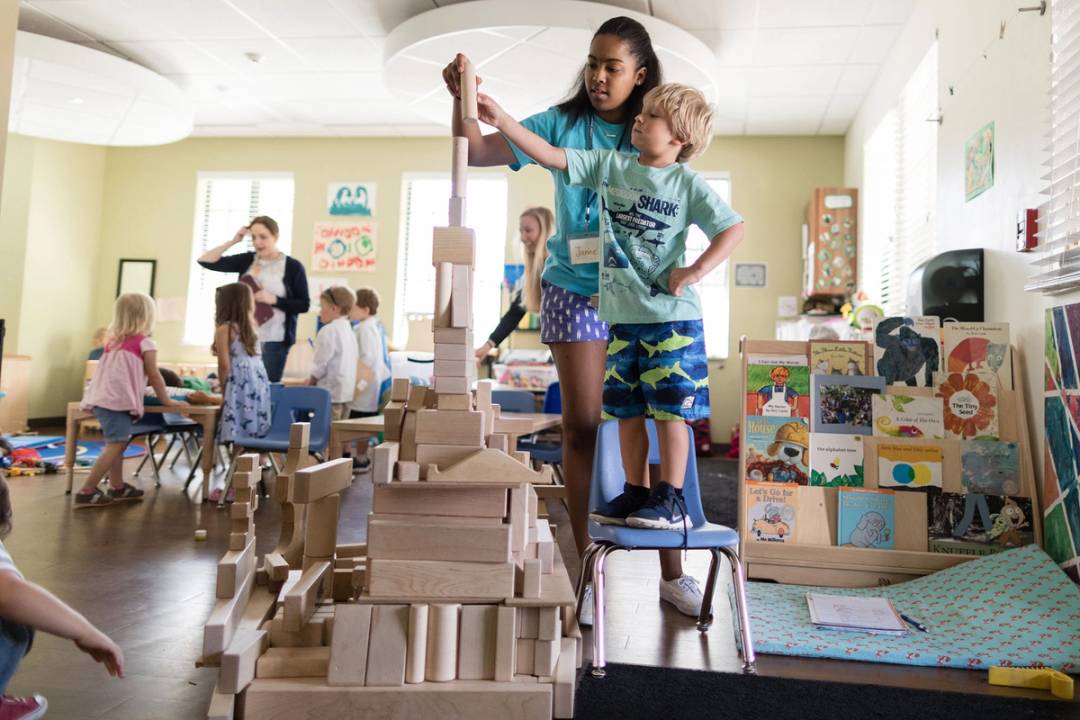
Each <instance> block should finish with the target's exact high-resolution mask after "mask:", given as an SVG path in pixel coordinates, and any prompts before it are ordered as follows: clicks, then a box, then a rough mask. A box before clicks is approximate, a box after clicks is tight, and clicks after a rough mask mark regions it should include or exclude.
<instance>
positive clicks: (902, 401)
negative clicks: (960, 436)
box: [871, 393, 945, 440]
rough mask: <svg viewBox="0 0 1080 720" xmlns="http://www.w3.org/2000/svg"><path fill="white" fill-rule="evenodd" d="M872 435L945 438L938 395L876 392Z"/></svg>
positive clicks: (873, 399) (873, 401)
mask: <svg viewBox="0 0 1080 720" xmlns="http://www.w3.org/2000/svg"><path fill="white" fill-rule="evenodd" d="M871 402H872V403H873V411H874V435H878V436H881V437H894V438H922V439H935V440H940V439H941V438H943V437H945V421H944V416H943V404H942V400H941V398H939V397H910V396H908V395H890V394H887V393H886V394H882V395H875V396H874V397H873V398H872V399H871Z"/></svg>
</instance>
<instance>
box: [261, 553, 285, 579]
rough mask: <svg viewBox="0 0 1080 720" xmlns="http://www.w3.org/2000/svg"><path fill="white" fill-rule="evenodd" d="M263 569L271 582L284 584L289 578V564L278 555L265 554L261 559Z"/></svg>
mask: <svg viewBox="0 0 1080 720" xmlns="http://www.w3.org/2000/svg"><path fill="white" fill-rule="evenodd" d="M263 567H265V568H266V572H267V574H268V575H269V576H270V580H271V581H272V582H285V580H287V579H288V578H289V563H288V562H286V561H285V558H283V557H281V555H280V554H279V553H276V552H272V553H266V556H265V557H264V558H263Z"/></svg>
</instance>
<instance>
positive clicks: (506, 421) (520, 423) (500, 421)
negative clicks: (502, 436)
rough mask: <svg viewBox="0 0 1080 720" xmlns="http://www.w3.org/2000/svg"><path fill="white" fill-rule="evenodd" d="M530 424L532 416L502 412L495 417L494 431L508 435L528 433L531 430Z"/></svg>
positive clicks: (531, 423) (531, 424)
mask: <svg viewBox="0 0 1080 720" xmlns="http://www.w3.org/2000/svg"><path fill="white" fill-rule="evenodd" d="M532 426H533V421H532V418H529V417H521V416H520V415H518V416H515V415H513V414H502V415H499V417H497V418H495V428H494V431H495V432H499V433H506V434H508V435H528V434H529V433H531V432H532Z"/></svg>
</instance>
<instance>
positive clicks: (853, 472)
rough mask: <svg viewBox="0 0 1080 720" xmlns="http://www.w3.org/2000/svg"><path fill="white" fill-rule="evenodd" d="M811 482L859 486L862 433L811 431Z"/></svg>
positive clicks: (829, 485) (861, 482)
mask: <svg viewBox="0 0 1080 720" xmlns="http://www.w3.org/2000/svg"><path fill="white" fill-rule="evenodd" d="M810 484H811V485H821V486H823V487H862V486H863V438H862V435H837V434H834V433H810Z"/></svg>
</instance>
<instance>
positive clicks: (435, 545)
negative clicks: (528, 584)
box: [368, 515, 510, 562]
mask: <svg viewBox="0 0 1080 720" xmlns="http://www.w3.org/2000/svg"><path fill="white" fill-rule="evenodd" d="M368 557H369V558H373V559H387V560H456V561H466V562H509V561H510V526H509V525H502V524H500V525H484V524H476V525H461V524H455V523H438V522H424V523H416V522H408V521H394V520H383V519H382V518H380V516H379V515H373V516H371V518H370V519H369V520H368Z"/></svg>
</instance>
